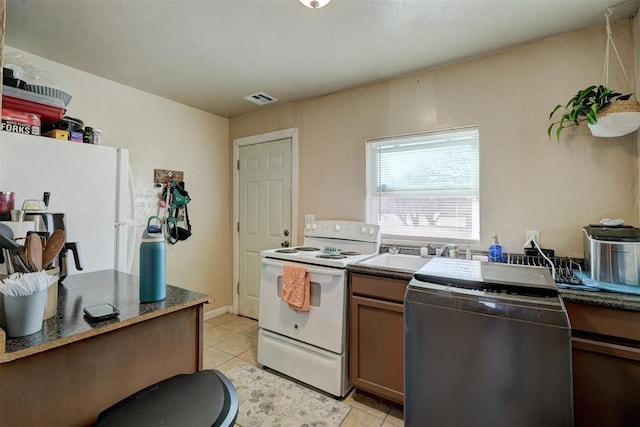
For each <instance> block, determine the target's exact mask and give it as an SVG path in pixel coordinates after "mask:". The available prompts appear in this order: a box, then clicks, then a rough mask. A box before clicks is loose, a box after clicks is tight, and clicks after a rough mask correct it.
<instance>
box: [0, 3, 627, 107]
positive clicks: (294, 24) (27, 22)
mask: <svg viewBox="0 0 640 427" xmlns="http://www.w3.org/2000/svg"><path fill="white" fill-rule="evenodd" d="M607 7H612V9H613V12H614V13H613V16H612V19H613V20H614V21H617V20H620V19H623V18H625V17H628V16H630V15H632V14H633V13H634V12H635V11H636V10H637V9H638V7H640V0H627V1H624V2H622V3H621V2H620V0H332V1H331V3H329V4H328V5H327V6H325V7H324V8H322V9H317V10H312V9H309V8H307V7H305V6H303V5H302V4H301V3H300V2H299V1H298V0H198V1H196V0H155V1H151V0H92V1H87V0H6V32H5V43H6V44H7V45H9V46H12V47H15V48H18V49H21V50H24V51H27V52H31V53H33V54H36V55H38V56H42V57H45V58H48V59H51V60H53V61H56V62H59V63H62V64H66V65H68V66H71V67H74V68H77V69H80V70H84V71H86V72H88V73H91V74H95V75H98V76H101V77H104V78H107V79H109V80H113V81H116V82H120V83H122V84H125V85H128V86H132V87H134V88H137V89H140V90H143V91H146V92H150V93H153V94H156V95H159V96H162V97H165V98H169V99H172V100H175V101H178V102H181V103H184V104H187V105H191V106H193V107H196V108H199V109H202V110H205V111H209V112H211V113H214V114H217V115H220V116H223V117H233V116H237V115H240V114H244V113H248V112H252V111H257V110H260V109H263V108H268V107H270V106H271V105H277V104H282V103H287V102H292V101H297V100H302V99H307V98H312V97H316V96H320V95H325V94H329V93H332V92H336V91H340V90H344V89H348V88H353V87H357V86H362V85H365V84H369V83H373V82H377V81H381V80H386V79H389V78H391V77H395V76H399V75H403V74H407V73H411V72H414V71H418V70H422V69H425V68H429V67H433V66H437V65H441V64H446V63H450V62H453V61H458V60H461V59H465V58H469V57H473V56H477V55H482V54H486V53H489V52H492V51H496V50H500V49H504V48H507V47H509V46H514V45H517V44H521V43H524V42H528V41H532V40H537V39H540V38H544V37H548V36H551V35H555V34H560V33H565V32H570V31H575V30H578V29H581V28H586V27H593V26H598V25H604V12H605V11H606V8H607ZM259 91H264V92H266V93H267V94H269V95H272V96H274V97H276V98H278V102H277V104H270V105H266V106H263V107H260V106H257V105H255V104H252V103H250V102H248V101H245V100H244V99H242V97H243V96H245V95H249V94H252V93H255V92H259Z"/></svg>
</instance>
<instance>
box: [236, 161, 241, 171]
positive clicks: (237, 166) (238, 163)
mask: <svg viewBox="0 0 640 427" xmlns="http://www.w3.org/2000/svg"><path fill="white" fill-rule="evenodd" d="M236 169H238V170H240V160H238V162H237V163H236Z"/></svg>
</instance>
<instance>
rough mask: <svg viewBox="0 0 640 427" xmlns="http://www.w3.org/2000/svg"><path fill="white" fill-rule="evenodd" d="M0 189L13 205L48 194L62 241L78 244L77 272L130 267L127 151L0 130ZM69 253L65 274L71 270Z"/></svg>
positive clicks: (131, 208) (131, 228) (131, 229)
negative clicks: (60, 220)
mask: <svg viewBox="0 0 640 427" xmlns="http://www.w3.org/2000/svg"><path fill="white" fill-rule="evenodd" d="M0 191H13V192H14V193H15V208H16V209H20V208H21V207H22V203H23V202H24V200H27V199H42V196H43V194H44V192H46V191H48V192H50V193H51V196H50V202H49V207H48V209H47V211H48V212H51V213H57V212H61V213H65V214H66V233H67V241H68V242H78V245H79V247H80V253H81V259H82V266H83V271H82V272H91V271H98V270H105V269H116V270H119V271H122V272H125V273H128V272H129V271H130V270H131V264H132V262H133V253H134V245H135V237H136V236H135V203H134V200H135V199H134V196H135V194H134V188H133V177H132V174H131V169H130V167H129V151H128V150H126V149H122V148H113V147H107V146H101V145H91V144H82V143H77V142H69V141H62V140H56V139H53V138H46V137H41V136H32V135H22V134H17V133H11V132H4V131H0ZM71 258H72V256H69V257H68V261H67V263H68V274H69V275H71V274H77V273H78V271H77V270H76V268H75V265H74V263H73V261H72V260H71Z"/></svg>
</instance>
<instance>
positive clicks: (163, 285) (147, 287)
mask: <svg viewBox="0 0 640 427" xmlns="http://www.w3.org/2000/svg"><path fill="white" fill-rule="evenodd" d="M154 219H155V220H157V221H158V223H159V224H158V225H155V224H151V221H153V220H154ZM166 271H167V270H166V243H165V238H164V233H163V232H162V220H161V219H160V218H159V217H157V216H152V217H150V218H149V220H148V221H147V227H146V228H145V230H144V232H143V233H142V243H140V302H156V301H162V300H163V299H165V297H166V296H167V280H166Z"/></svg>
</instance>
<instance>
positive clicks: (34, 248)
mask: <svg viewBox="0 0 640 427" xmlns="http://www.w3.org/2000/svg"><path fill="white" fill-rule="evenodd" d="M26 246H27V258H28V260H29V264H30V265H31V268H32V269H33V270H34V271H40V270H42V240H40V236H38V235H37V234H36V233H31V234H29V236H28V237H27V243H26Z"/></svg>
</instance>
